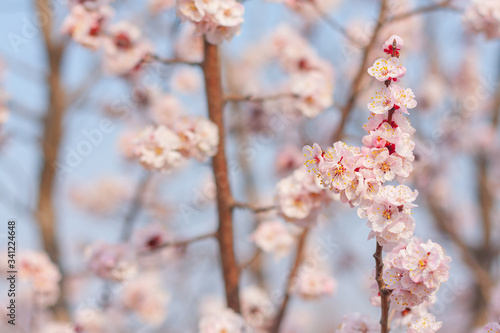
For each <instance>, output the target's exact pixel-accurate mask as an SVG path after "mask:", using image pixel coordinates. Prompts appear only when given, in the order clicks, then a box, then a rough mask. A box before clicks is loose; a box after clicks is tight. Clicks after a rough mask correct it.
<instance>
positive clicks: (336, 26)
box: [311, 1, 360, 46]
mask: <svg viewBox="0 0 500 333" xmlns="http://www.w3.org/2000/svg"><path fill="white" fill-rule="evenodd" d="M311 6H312V7H313V8H314V10H315V11H316V14H318V16H319V18H320V19H321V20H323V22H325V23H326V25H328V26H329V27H330V28H332V30H334V31H337V32H338V33H340V34H341V35H342V36H344V37H345V38H346V39H347V40H349V41H350V42H352V43H354V44H356V45H358V46H360V43H359V42H358V41H357V40H356V39H355V38H354V37H352V36H351V35H350V34H349V33H348V32H347V30H346V29H345V28H344V27H343V26H342V25H341V24H340V23H339V22H337V21H336V20H335V19H334V18H332V17H330V16H328V15H327V14H326V13H324V12H323V11H322V10H321V8H319V6H318V4H317V3H316V2H314V1H313V2H311Z"/></svg>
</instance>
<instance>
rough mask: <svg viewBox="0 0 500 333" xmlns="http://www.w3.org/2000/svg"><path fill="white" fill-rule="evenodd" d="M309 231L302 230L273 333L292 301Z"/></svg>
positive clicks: (278, 328) (277, 328)
mask: <svg viewBox="0 0 500 333" xmlns="http://www.w3.org/2000/svg"><path fill="white" fill-rule="evenodd" d="M308 233H309V228H305V229H304V231H302V233H301V234H300V236H299V241H298V244H297V252H296V253H295V260H294V263H293V266H292V269H291V270H290V274H289V275H288V280H287V282H286V286H285V288H286V289H285V297H284V298H283V302H282V303H281V306H280V308H279V311H278V314H277V315H276V318H275V319H274V323H273V326H272V329H271V331H270V332H271V333H278V332H279V330H280V326H281V323H282V321H283V318H284V317H285V314H286V310H287V307H288V303H289V302H290V288H291V287H292V284H293V283H294V280H295V278H296V277H297V274H298V271H299V267H300V264H301V263H302V256H303V252H304V249H305V245H306V240H307V235H308Z"/></svg>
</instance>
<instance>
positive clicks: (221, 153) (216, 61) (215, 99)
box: [202, 40, 240, 312]
mask: <svg viewBox="0 0 500 333" xmlns="http://www.w3.org/2000/svg"><path fill="white" fill-rule="evenodd" d="M204 50H205V53H204V54H205V59H204V60H203V63H202V69H203V75H204V77H205V90H206V96H207V105H208V117H209V118H210V120H211V121H213V122H214V123H215V124H216V125H217V127H218V128H219V150H218V151H217V154H216V155H215V156H214V157H213V159H212V169H213V173H214V179H215V185H216V189H217V211H218V215H219V229H218V238H217V239H218V241H219V251H220V256H221V261H222V274H223V276H224V287H225V291H226V302H227V306H228V307H229V308H231V309H233V310H234V311H236V312H240V299H239V286H238V285H239V269H238V265H237V263H236V258H235V255H234V240H233V237H234V235H233V217H232V209H233V207H232V205H231V204H232V202H233V198H232V194H231V189H230V184H229V175H228V170H227V162H226V152H225V129H224V115H223V111H224V110H223V109H224V94H223V92H222V80H221V68H220V58H219V48H218V46H216V45H212V44H210V43H208V42H207V41H206V40H204Z"/></svg>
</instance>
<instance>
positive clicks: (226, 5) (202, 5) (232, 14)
mask: <svg viewBox="0 0 500 333" xmlns="http://www.w3.org/2000/svg"><path fill="white" fill-rule="evenodd" d="M244 12H245V7H244V6H243V5H242V4H240V3H239V2H237V1H235V0H179V1H177V16H179V18H180V19H181V20H182V21H187V22H191V23H193V24H194V25H195V27H196V32H197V33H198V34H199V35H204V36H205V37H206V39H207V41H208V42H209V43H211V44H220V43H222V42H223V41H224V40H228V41H229V40H231V39H232V38H233V36H234V35H236V34H238V33H239V32H240V30H241V24H242V23H243V21H244V19H243V13H244Z"/></svg>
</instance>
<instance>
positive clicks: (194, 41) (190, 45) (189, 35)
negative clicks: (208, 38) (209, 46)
mask: <svg viewBox="0 0 500 333" xmlns="http://www.w3.org/2000/svg"><path fill="white" fill-rule="evenodd" d="M195 29H196V28H195V26H194V25H192V24H187V25H185V26H183V27H182V28H181V32H180V34H179V38H178V40H177V42H176V43H175V54H176V55H177V57H179V59H183V60H186V61H193V62H198V61H201V60H202V59H203V38H202V37H201V36H198V35H196V34H195Z"/></svg>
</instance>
